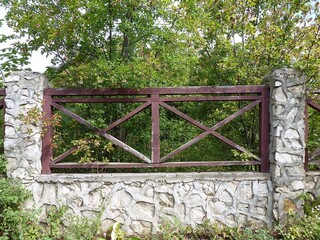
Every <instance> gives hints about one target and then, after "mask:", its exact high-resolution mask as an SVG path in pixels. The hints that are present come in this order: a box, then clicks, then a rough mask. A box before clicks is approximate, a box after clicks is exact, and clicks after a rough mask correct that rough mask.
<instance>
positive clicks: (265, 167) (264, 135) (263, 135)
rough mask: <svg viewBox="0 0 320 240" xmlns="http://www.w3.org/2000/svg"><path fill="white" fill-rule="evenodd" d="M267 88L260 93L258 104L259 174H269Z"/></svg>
mask: <svg viewBox="0 0 320 240" xmlns="http://www.w3.org/2000/svg"><path fill="white" fill-rule="evenodd" d="M269 95H270V93H269V87H268V86H265V88H263V90H262V91H261V103H260V134H259V135H260V137H259V139H260V146H259V151H260V158H261V172H269V138H270V137H269V128H270V127H269Z"/></svg>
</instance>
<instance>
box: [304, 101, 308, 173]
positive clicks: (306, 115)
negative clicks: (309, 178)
mask: <svg viewBox="0 0 320 240" xmlns="http://www.w3.org/2000/svg"><path fill="white" fill-rule="evenodd" d="M304 124H305V129H304V140H305V143H306V146H305V158H304V170H305V171H308V169H309V167H308V162H309V157H308V132H309V125H308V98H306V105H305V107H304Z"/></svg>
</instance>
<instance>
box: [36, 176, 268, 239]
mask: <svg viewBox="0 0 320 240" xmlns="http://www.w3.org/2000/svg"><path fill="white" fill-rule="evenodd" d="M32 190H33V196H34V202H35V203H36V207H38V208H42V209H43V211H44V215H45V211H46V210H47V208H48V207H49V206H52V205H54V206H61V205H67V206H68V207H69V211H70V213H72V214H76V215H81V216H94V215H95V214H98V213H99V212H100V211H102V219H101V220H102V223H103V226H104V227H109V226H110V225H111V224H112V223H113V222H114V221H118V222H120V223H122V224H123V228H124V229H126V230H127V231H128V232H129V233H141V232H142V231H156V230H158V227H159V225H160V224H161V222H162V221H163V220H172V221H175V220H177V219H178V220H179V221H180V222H181V223H182V224H191V225H193V226H195V225H196V224H200V223H202V222H203V221H204V220H206V219H209V220H212V221H215V222H220V223H224V224H227V225H228V226H233V227H236V226H239V225H240V226H243V225H246V224H249V223H255V224H257V225H259V226H271V224H272V222H271V219H272V218H271V214H272V196H271V195H270V192H272V184H271V181H270V179H269V174H264V173H246V174H245V175H244V174H243V173H152V174H109V175H108V174H107V175H105V174H91V175H90V174H89V175H87V174H84V175H81V174H70V175H63V176H61V175H60V174H52V175H47V176H45V175H43V176H39V177H38V178H37V179H36V182H35V183H34V185H33V189H32Z"/></svg>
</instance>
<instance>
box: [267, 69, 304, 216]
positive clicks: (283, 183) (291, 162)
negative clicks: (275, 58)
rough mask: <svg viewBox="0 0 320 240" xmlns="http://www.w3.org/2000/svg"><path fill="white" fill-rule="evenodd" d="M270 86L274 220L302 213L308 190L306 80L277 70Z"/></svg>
mask: <svg viewBox="0 0 320 240" xmlns="http://www.w3.org/2000/svg"><path fill="white" fill-rule="evenodd" d="M268 80H269V83H270V151H269V161H270V173H271V177H272V182H273V187H274V193H273V201H274V203H273V204H274V210H273V213H274V217H275V219H276V220H278V221H285V219H286V217H287V214H288V213H297V214H299V215H302V214H303V205H302V204H303V202H302V201H301V199H300V196H301V194H302V193H303V191H304V188H305V170H304V158H305V115H304V110H305V77H304V75H303V74H302V73H301V72H299V71H296V70H294V69H278V70H275V71H274V72H273V73H272V74H271V75H270V76H268Z"/></svg>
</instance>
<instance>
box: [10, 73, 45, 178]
mask: <svg viewBox="0 0 320 240" xmlns="http://www.w3.org/2000/svg"><path fill="white" fill-rule="evenodd" d="M4 84H5V88H6V96H5V104H6V111H5V117H4V118H5V120H4V125H5V138H4V154H5V156H6V158H7V160H8V166H7V175H8V177H11V178H17V179H21V181H22V182H23V183H28V182H32V181H33V179H34V178H35V177H36V176H37V175H39V174H41V151H42V141H41V138H42V137H41V119H40V118H41V115H42V114H41V112H42V102H43V90H44V88H45V87H46V86H47V80H46V79H45V77H44V76H43V75H41V74H39V73H33V72H15V73H11V74H10V75H9V76H8V77H7V78H6V79H5V83H4ZM30 110H31V111H32V112H33V115H37V114H38V115H39V117H38V118H37V117H35V116H32V117H31V119H30V120H31V122H28V121H26V116H27V114H28V112H29V113H30Z"/></svg>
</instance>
